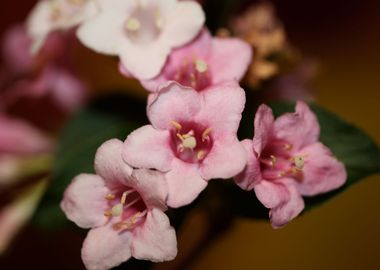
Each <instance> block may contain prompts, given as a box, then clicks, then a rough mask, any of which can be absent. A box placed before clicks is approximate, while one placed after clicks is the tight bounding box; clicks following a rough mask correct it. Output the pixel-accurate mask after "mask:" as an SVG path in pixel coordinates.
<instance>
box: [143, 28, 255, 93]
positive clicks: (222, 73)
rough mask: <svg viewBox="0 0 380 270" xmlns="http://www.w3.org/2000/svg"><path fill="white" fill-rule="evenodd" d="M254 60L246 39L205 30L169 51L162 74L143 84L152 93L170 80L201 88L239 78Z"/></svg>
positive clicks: (197, 88) (144, 81) (198, 89)
mask: <svg viewBox="0 0 380 270" xmlns="http://www.w3.org/2000/svg"><path fill="white" fill-rule="evenodd" d="M251 60H252V50H251V48H250V46H249V45H248V44H247V43H246V42H244V41H241V40H239V39H237V38H212V37H211V35H210V33H209V31H208V30H207V29H204V30H203V31H202V32H201V34H200V35H199V36H198V37H197V38H196V39H195V40H194V41H192V42H191V43H189V44H188V45H186V46H183V47H181V48H178V49H176V50H174V51H173V52H172V53H171V54H170V57H169V59H168V61H167V63H166V64H165V66H164V68H163V70H162V71H161V73H160V75H158V76H157V77H155V78H154V79H152V80H141V83H142V85H143V86H144V87H145V88H146V89H147V90H149V91H152V92H155V91H158V88H159V86H160V85H162V84H163V83H165V82H167V81H176V82H178V83H180V84H181V85H183V86H188V87H191V88H193V89H195V90H197V91H201V90H204V89H207V88H209V87H213V86H215V85H217V84H220V83H223V82H226V81H231V80H237V81H240V80H241V78H242V77H243V76H244V74H245V72H246V71H247V67H248V65H249V64H250V62H251Z"/></svg>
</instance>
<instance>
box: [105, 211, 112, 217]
mask: <svg viewBox="0 0 380 270" xmlns="http://www.w3.org/2000/svg"><path fill="white" fill-rule="evenodd" d="M104 216H106V217H112V213H111V211H109V210H108V211H105V212H104Z"/></svg>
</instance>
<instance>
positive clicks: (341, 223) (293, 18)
mask: <svg viewBox="0 0 380 270" xmlns="http://www.w3.org/2000/svg"><path fill="white" fill-rule="evenodd" d="M274 2H275V4H276V5H277V7H278V12H279V15H280V17H281V19H282V20H283V21H284V24H285V27H286V29H287V32H288V34H289V36H290V40H291V42H292V43H293V44H295V45H296V46H297V47H299V48H300V49H301V50H302V52H303V53H304V54H306V55H309V56H312V57H315V58H316V59H318V61H319V64H320V72H319V75H318V77H317V79H316V81H315V87H316V88H317V89H318V91H319V95H318V102H319V103H320V104H321V105H323V106H325V107H327V108H329V109H330V110H332V111H334V112H336V113H338V114H340V115H341V116H342V117H344V118H345V119H349V120H350V121H351V122H353V123H355V124H356V125H358V126H359V127H361V128H363V129H364V130H365V131H366V132H367V133H368V134H369V135H371V136H372V137H373V138H374V139H375V140H376V141H377V142H378V143H379V144H380V121H379V118H380V104H379V101H380V79H379V77H380V72H379V71H380V64H379V63H380V53H379V49H380V31H379V29H380V19H379V11H380V1H370V0H362V1H360V0H356V1H343V0H330V1H328V0H312V1H305V0H288V1H285V0H277V1H274ZM33 3H34V1H26V0H24V1H14V0H3V1H2V9H1V10H2V11H1V13H2V14H1V17H0V27H1V28H0V29H1V32H2V31H3V30H4V28H5V26H6V25H8V24H9V23H11V22H16V21H19V20H22V19H23V18H24V16H25V14H26V13H27V11H28V9H29V8H30V7H31V6H33ZM86 54H87V57H90V58H93V55H92V54H91V53H86ZM92 61H95V60H92ZM96 61H103V62H102V63H103V66H102V70H94V69H91V68H90V65H89V63H87V62H83V61H80V62H81V65H80V66H81V68H82V69H83V70H85V73H86V74H87V76H88V78H90V79H92V80H93V81H94V82H95V83H96V84H97V85H98V86H99V87H101V88H106V87H115V86H121V85H124V84H125V80H124V79H123V78H121V77H120V76H119V75H117V73H114V72H113V71H114V69H115V65H114V62H113V61H112V60H109V59H105V58H103V57H98V59H97V60H96ZM89 62H90V63H91V60H89ZM379 193H380V175H375V176H372V177H369V178H368V179H367V180H366V181H363V182H362V183H360V184H358V185H356V186H354V187H352V188H351V189H350V190H348V191H347V192H345V193H344V194H343V195H341V196H339V197H337V198H335V199H334V200H332V201H331V202H329V203H328V204H326V205H324V206H322V207H320V208H318V209H316V210H314V211H312V212H311V213H308V214H306V215H304V216H302V217H300V218H298V219H297V220H296V221H294V222H292V224H290V225H289V226H287V227H286V228H285V229H282V230H272V229H271V227H270V226H269V224H268V223H265V222H255V221H249V220H239V221H238V222H236V224H234V226H233V227H232V229H231V230H229V231H228V232H227V234H226V235H224V237H223V238H220V239H219V240H218V241H217V242H216V243H215V244H213V245H212V247H211V248H209V249H207V251H206V252H205V253H204V254H202V256H201V257H200V258H199V259H198V260H197V261H195V262H194V263H193V264H192V265H191V266H190V269H196V270H201V269H220V270H227V269H380V260H379V255H380V246H379V243H380V231H379V228H380V209H379V207H380V195H379ZM194 230H196V228H194ZM45 237H46V236H45ZM36 239H38V236H36ZM184 239H185V241H184V244H182V245H183V247H180V250H182V249H184V248H185V246H186V236H185V237H184ZM189 239H190V238H189ZM56 240H57V241H58V242H57V246H54V248H55V249H57V248H58V249H59V243H60V242H59V241H61V243H65V244H68V243H67V241H66V240H65V239H59V238H57V239H56ZM43 241H45V242H46V239H45V240H44V239H42V245H45V246H44V248H45V250H47V249H48V246H46V243H44V242H43ZM78 241H79V240H78V239H77V240H76V241H75V242H76V243H77V244H76V245H75V246H78ZM31 246H33V245H31ZM52 252H53V250H52ZM56 252H59V253H61V252H63V253H65V252H69V253H70V254H78V256H79V252H78V251H74V250H70V251H63V250H61V251H58V250H56ZM56 252H53V253H56ZM40 255H41V258H40V259H43V258H44V255H47V254H44V255H43V254H40ZM19 256H21V253H20V255H19ZM58 257H62V259H63V258H64V256H63V255H62V254H61V256H58V254H57V258H58ZM20 259H22V258H20ZM57 263H59V262H58V261H57ZM16 265H17V263H16ZM31 265H33V263H31ZM42 265H43V264H42ZM72 266H73V265H72ZM14 269H16V268H14ZM59 269H63V268H59ZM68 269H69V268H68Z"/></svg>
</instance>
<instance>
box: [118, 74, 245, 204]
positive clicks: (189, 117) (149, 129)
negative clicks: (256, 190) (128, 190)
mask: <svg viewBox="0 0 380 270" xmlns="http://www.w3.org/2000/svg"><path fill="white" fill-rule="evenodd" d="M244 104H245V94H244V91H243V89H241V88H240V87H239V85H238V83H236V82H234V81H232V82H229V83H225V84H220V85H218V86H214V87H211V88H209V89H208V90H207V91H201V92H197V91H196V90H194V89H192V88H188V87H184V86H181V85H179V84H177V83H176V82H169V83H167V84H166V85H163V86H162V88H161V89H160V90H159V92H158V93H156V94H155V95H154V98H153V99H152V102H151V104H150V105H149V106H148V109H147V112H148V117H149V119H150V122H151V123H152V125H147V126H144V127H141V128H139V129H137V130H136V131H134V132H132V133H131V134H130V135H129V136H128V137H127V139H126V141H125V143H124V150H123V157H124V160H125V161H126V162H127V163H129V164H131V165H132V166H135V167H139V168H140V167H141V168H154V169H157V170H159V171H163V172H166V179H167V182H168V186H169V197H168V205H169V206H171V207H180V206H183V205H186V204H189V203H191V202H192V201H193V200H194V199H195V198H196V197H197V196H198V194H199V193H200V192H201V191H202V190H203V189H204V188H205V187H206V185H207V181H208V180H210V179H212V178H230V177H233V176H234V175H236V174H238V173H239V172H240V171H242V170H243V168H244V166H245V164H246V153H245V150H244V148H243V147H242V145H241V144H240V143H239V142H238V139H237V137H236V132H237V129H238V127H239V123H240V119H241V113H242V111H243V108H244Z"/></svg>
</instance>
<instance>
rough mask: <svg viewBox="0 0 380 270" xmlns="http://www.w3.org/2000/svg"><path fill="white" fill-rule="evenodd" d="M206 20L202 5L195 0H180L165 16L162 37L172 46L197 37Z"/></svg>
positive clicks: (177, 45)
mask: <svg viewBox="0 0 380 270" xmlns="http://www.w3.org/2000/svg"><path fill="white" fill-rule="evenodd" d="M204 22H205V14H204V12H203V10H202V7H201V6H200V5H199V4H198V3H197V2H195V1H178V2H177V4H176V5H175V6H174V9H172V10H171V11H170V13H167V14H166V16H165V27H164V29H163V32H162V34H161V37H160V39H162V40H164V41H165V42H167V43H168V44H169V45H170V46H171V47H172V48H174V47H179V46H181V45H184V44H185V43H187V42H189V41H191V40H192V39H193V38H195V37H196V36H197V35H198V33H199V31H200V30H201V28H202V26H203V24H204Z"/></svg>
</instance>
